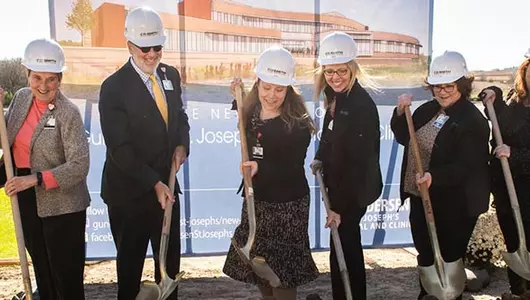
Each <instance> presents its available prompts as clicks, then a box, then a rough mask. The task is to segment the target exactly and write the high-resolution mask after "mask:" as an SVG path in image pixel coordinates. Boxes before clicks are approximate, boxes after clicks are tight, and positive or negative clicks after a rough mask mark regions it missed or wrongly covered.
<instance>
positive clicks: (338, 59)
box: [317, 57, 355, 66]
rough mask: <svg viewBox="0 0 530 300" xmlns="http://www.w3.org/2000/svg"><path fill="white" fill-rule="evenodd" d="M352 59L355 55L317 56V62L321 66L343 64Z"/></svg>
mask: <svg viewBox="0 0 530 300" xmlns="http://www.w3.org/2000/svg"><path fill="white" fill-rule="evenodd" d="M354 59H355V57H334V58H318V59H317V62H318V63H319V64H320V65H322V66H326V65H337V64H345V63H348V62H350V61H352V60H354Z"/></svg>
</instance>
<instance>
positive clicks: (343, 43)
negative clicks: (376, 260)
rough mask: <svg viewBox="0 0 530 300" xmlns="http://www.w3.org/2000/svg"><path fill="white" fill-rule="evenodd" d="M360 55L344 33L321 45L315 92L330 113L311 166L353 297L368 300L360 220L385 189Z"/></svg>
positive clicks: (334, 270)
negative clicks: (319, 177) (326, 201)
mask: <svg viewBox="0 0 530 300" xmlns="http://www.w3.org/2000/svg"><path fill="white" fill-rule="evenodd" d="M356 57H357V44H356V43H355V41H354V40H353V38H352V37H351V36H350V35H348V34H346V33H342V32H334V33H331V34H329V35H328V36H326V37H325V38H324V39H323V40H322V43H321V44H320V49H319V56H318V62H319V63H320V68H319V70H318V72H317V74H318V76H317V79H316V83H315V96H316V97H318V96H320V94H321V93H322V92H323V93H324V96H325V105H326V115H325V117H324V125H323V127H322V128H323V130H322V136H321V139H320V144H319V148H318V151H317V153H316V155H315V160H314V161H313V162H312V164H311V168H312V170H313V173H315V172H316V170H317V169H319V168H322V173H323V177H324V182H325V185H326V187H327V189H328V194H329V197H330V202H331V203H330V204H331V210H330V211H328V212H327V218H326V220H327V221H326V227H329V225H330V224H331V223H335V224H336V225H337V226H338V229H339V235H340V238H341V242H342V247H343V250H344V256H345V260H346V265H347V267H348V271H349V275H350V285H351V288H352V292H353V298H354V299H356V300H365V299H366V272H365V268H364V255H363V250H362V244H361V230H360V227H359V222H360V220H361V218H362V216H363V215H364V214H365V213H366V208H367V206H368V205H370V204H371V203H373V202H374V201H375V200H376V199H377V198H378V197H379V195H380V194H381V190H382V186H383V183H382V178H381V170H380V166H379V144H380V142H379V141H380V131H379V114H378V112H377V107H376V105H375V103H374V101H373V100H372V98H371V97H370V95H369V94H368V92H367V91H366V90H365V89H364V88H363V87H362V86H361V84H360V83H359V79H363V80H364V79H366V78H367V77H366V74H365V73H364V72H363V71H362V69H361V67H360V66H359V65H358V63H357V62H356V61H355V58H356ZM330 246H331V252H330V263H331V283H332V289H333V299H335V300H339V299H340V300H341V299H346V295H345V291H344V285H343V283H342V280H341V274H340V270H339V267H338V263H337V258H336V255H335V249H334V245H333V243H330Z"/></svg>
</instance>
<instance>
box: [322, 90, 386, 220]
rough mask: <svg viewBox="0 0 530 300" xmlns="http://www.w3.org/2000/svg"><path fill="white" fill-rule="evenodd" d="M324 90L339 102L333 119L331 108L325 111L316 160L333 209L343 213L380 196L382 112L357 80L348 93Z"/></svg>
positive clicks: (381, 186)
mask: <svg viewBox="0 0 530 300" xmlns="http://www.w3.org/2000/svg"><path fill="white" fill-rule="evenodd" d="M324 92H325V94H326V97H327V99H329V100H330V101H331V100H332V99H333V98H335V101H337V103H336V105H335V115H334V118H332V117H331V113H330V110H329V109H328V110H327V111H326V115H325V117H324V125H323V128H322V136H321V139H320V143H319V147H318V151H317V153H316V156H315V159H318V160H321V161H322V163H323V175H324V181H325V184H326V187H327V188H328V193H329V197H330V202H331V208H332V210H333V211H335V212H337V213H339V214H340V213H344V212H347V211H348V210H351V209H355V208H358V207H361V208H363V207H366V206H368V205H370V204H371V203H373V202H374V201H375V200H377V198H378V197H379V196H380V195H381V191H382V188H383V180H382V177H381V168H380V165H379V150H380V149H379V148H380V129H379V114H378V112H377V107H376V105H375V103H374V101H373V100H372V98H371V97H370V95H369V94H368V93H367V92H366V90H365V89H364V88H363V87H361V85H360V84H359V83H358V82H357V81H355V84H354V86H353V88H352V89H351V91H350V92H349V94H346V93H335V92H334V91H333V90H332V89H331V88H329V87H328V88H326V89H325V91H324ZM332 119H333V129H332V130H330V129H329V124H330V122H331V120H332ZM352 203H354V204H355V205H352Z"/></svg>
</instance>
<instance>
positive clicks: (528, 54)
mask: <svg viewBox="0 0 530 300" xmlns="http://www.w3.org/2000/svg"><path fill="white" fill-rule="evenodd" d="M524 57H526V58H530V48H528V51H526V54H525V55H524Z"/></svg>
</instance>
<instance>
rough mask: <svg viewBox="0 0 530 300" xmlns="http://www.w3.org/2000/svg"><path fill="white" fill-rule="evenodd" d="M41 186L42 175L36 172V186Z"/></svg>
mask: <svg viewBox="0 0 530 300" xmlns="http://www.w3.org/2000/svg"><path fill="white" fill-rule="evenodd" d="M41 185H42V173H41V172H37V186H41Z"/></svg>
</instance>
